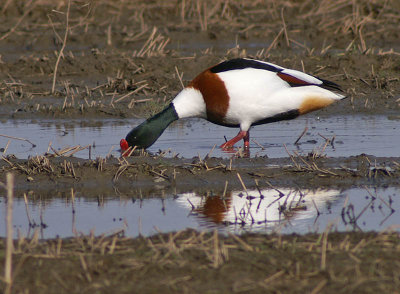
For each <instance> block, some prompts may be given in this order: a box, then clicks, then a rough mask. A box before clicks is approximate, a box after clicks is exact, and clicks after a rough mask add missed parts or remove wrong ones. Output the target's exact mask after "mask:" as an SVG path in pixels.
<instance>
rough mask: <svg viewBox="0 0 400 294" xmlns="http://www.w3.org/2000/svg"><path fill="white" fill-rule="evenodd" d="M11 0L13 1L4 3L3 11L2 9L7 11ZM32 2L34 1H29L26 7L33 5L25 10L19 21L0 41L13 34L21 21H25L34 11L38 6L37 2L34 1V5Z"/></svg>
mask: <svg viewBox="0 0 400 294" xmlns="http://www.w3.org/2000/svg"><path fill="white" fill-rule="evenodd" d="M10 2H11V1H8V2H7V3H6V4H5V5H4V7H3V11H2V12H4V11H5V9H6V8H7V6H8V4H9V3H10ZM31 3H32V0H31V1H29V2H28V3H27V4H26V5H25V7H27V6H29V5H30V6H31V7H29V8H28V9H26V10H25V12H24V14H23V15H22V16H21V17H20V18H19V19H18V21H17V23H16V24H15V25H14V26H13V27H12V28H11V29H10V30H9V31H8V32H7V33H5V34H4V35H3V36H1V38H0V41H3V40H4V39H6V38H8V36H9V35H11V34H12V33H13V32H14V31H15V30H16V29H17V28H18V26H19V25H20V24H21V22H22V21H23V19H24V18H25V17H26V16H27V15H28V14H29V13H30V12H31V11H32V9H33V8H34V7H35V6H36V3H34V4H32V5H31Z"/></svg>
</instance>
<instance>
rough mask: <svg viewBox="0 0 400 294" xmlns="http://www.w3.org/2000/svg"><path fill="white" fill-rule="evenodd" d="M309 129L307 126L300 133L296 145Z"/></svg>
mask: <svg viewBox="0 0 400 294" xmlns="http://www.w3.org/2000/svg"><path fill="white" fill-rule="evenodd" d="M307 131H308V127H307V126H305V128H304V130H303V132H302V133H301V134H300V136H299V137H298V138H297V140H296V141H295V142H294V145H297V143H299V141H300V139H301V138H303V136H304V134H305V133H306V132H307Z"/></svg>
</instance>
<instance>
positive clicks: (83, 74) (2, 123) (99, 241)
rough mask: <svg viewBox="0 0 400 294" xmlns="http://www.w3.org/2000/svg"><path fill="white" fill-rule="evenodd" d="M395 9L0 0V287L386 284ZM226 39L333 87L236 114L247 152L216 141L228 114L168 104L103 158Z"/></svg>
mask: <svg viewBox="0 0 400 294" xmlns="http://www.w3.org/2000/svg"><path fill="white" fill-rule="evenodd" d="M399 19H400V6H399V2H398V1H395V0H388V1H366V0H360V1H350V0H340V1H336V2H330V1H302V0H301V1H244V0H239V1H230V0H226V1H225V0H224V1H211V0H201V1H197V0H174V1H162V0H155V1H151V2H146V1H140V0H137V1H122V0H118V1H109V0H99V1H94V2H93V1H69V0H58V1H47V0H32V1H21V0H8V1H3V2H1V3H0V156H1V159H0V189H1V191H2V192H1V193H0V260H1V262H0V264H5V266H4V267H3V266H2V267H1V269H0V276H1V278H0V291H3V290H4V291H5V293H54V292H57V293H89V292H90V293H93V292H95V293H97V292H99V293H100V292H101V293H115V292H118V293H136V292H140V293H155V292H156V293H159V292H163V293H177V292H179V293H180V292H182V293H187V292H191V293H255V292H268V293H338V292H343V293H376V292H377V291H380V292H382V293H396V291H398V289H399V288H400V283H399V281H400V277H399V272H400V268H399V265H400V262H399V260H398V256H400V252H399V250H400V245H399V244H400V238H399V231H400V229H399V225H400V216H399V214H398V213H399V210H400V206H399V203H400V201H399V197H400V180H399V179H400V148H399V146H400V78H399V76H400V75H399V73H400V43H399V30H398V28H399ZM238 57H250V58H256V59H260V60H264V61H268V62H271V63H274V64H278V65H281V66H284V67H287V68H292V69H296V70H299V71H304V72H306V73H309V74H311V75H314V76H317V77H320V78H322V79H327V80H330V81H332V82H335V83H337V84H339V85H340V86H341V88H343V90H344V94H345V95H346V96H347V99H344V100H342V101H340V102H339V103H336V104H333V105H331V106H329V107H327V108H325V109H323V110H320V111H318V112H313V113H310V114H307V115H306V116H302V117H299V118H298V119H295V120H291V121H284V122H278V123H272V124H267V125H261V126H256V127H253V128H252V129H251V132H250V134H251V137H250V154H246V153H243V152H242V149H241V148H239V147H240V145H241V144H237V148H235V149H233V150H230V152H226V151H224V150H221V149H220V148H218V147H217V146H219V145H221V144H222V143H224V142H225V140H226V139H228V140H229V139H231V138H232V137H234V136H235V135H236V134H237V132H238V129H235V128H226V127H222V126H217V125H214V124H212V123H210V122H207V121H205V120H201V119H187V120H180V121H177V122H175V123H173V124H172V125H170V126H169V127H168V128H167V129H166V131H165V132H164V133H163V135H162V136H161V137H160V138H159V140H158V141H157V142H156V143H155V144H154V145H153V146H151V147H150V148H149V149H148V150H147V152H141V153H137V154H135V156H131V157H129V158H121V157H120V150H119V149H120V147H119V141H120V139H122V138H124V137H125V136H126V134H127V133H128V132H129V131H130V130H131V129H132V128H133V127H134V126H137V125H138V124H140V123H141V122H142V121H143V120H144V119H145V118H147V117H150V116H152V115H154V114H155V113H157V112H159V111H160V110H162V109H163V108H164V107H165V106H166V105H168V104H169V102H170V101H171V100H172V99H173V98H174V97H175V96H176V95H177V94H178V93H179V91H180V90H181V89H182V87H184V86H185V85H187V84H188V83H189V82H190V81H191V80H192V79H193V78H194V77H195V76H196V75H197V74H198V73H200V72H201V71H203V70H204V69H207V68H209V67H211V66H213V65H215V64H217V63H218V62H220V61H222V60H226V59H230V58H238ZM295 142H296V143H295ZM214 146H216V147H214ZM9 173H12V174H13V175H14V180H15V181H14V189H13V196H14V205H13V221H12V228H13V237H14V241H13V242H14V246H13V247H14V248H12V250H11V251H10V248H11V246H9V245H6V242H7V240H6V238H5V237H6V219H5V215H6V209H7V204H8V203H7V200H6V192H5V189H3V188H4V187H3V184H6V176H7V174H9ZM9 240H10V239H9ZM10 252H12V254H10ZM10 256H11V257H12V262H11V263H9V262H7V260H8V261H10V259H9V258H10ZM11 265H12V266H11ZM11 267H12V268H11ZM11 273H12V275H11ZM3 277H4V278H3ZM11 277H12V280H11Z"/></svg>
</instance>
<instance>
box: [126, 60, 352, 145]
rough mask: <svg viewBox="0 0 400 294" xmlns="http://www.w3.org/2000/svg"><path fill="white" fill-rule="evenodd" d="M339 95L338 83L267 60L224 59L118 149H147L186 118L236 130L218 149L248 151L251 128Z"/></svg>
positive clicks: (321, 104) (291, 116) (313, 107)
mask: <svg viewBox="0 0 400 294" xmlns="http://www.w3.org/2000/svg"><path fill="white" fill-rule="evenodd" d="M333 91H336V92H333ZM337 92H343V91H342V90H341V88H340V86H339V85H337V84H336V83H333V82H330V81H327V80H323V79H321V78H318V77H315V76H312V75H308V74H305V73H303V72H300V71H297V70H293V69H287V68H284V67H281V66H278V65H275V64H272V63H269V62H265V61H260V60H255V59H248V58H237V59H231V60H227V61H223V62H221V63H219V64H217V65H215V66H213V67H210V68H208V69H206V70H205V71H203V72H202V73H200V74H199V75H198V76H197V77H195V78H194V79H193V80H192V81H191V82H190V83H189V85H188V86H187V87H185V88H184V89H183V90H182V91H181V92H180V93H179V94H178V95H177V96H176V97H175V98H174V99H173V101H172V102H171V103H170V104H169V106H168V107H166V108H165V109H164V110H163V111H161V112H160V113H158V114H156V115H154V116H153V117H151V118H149V119H147V120H146V121H144V122H143V123H142V124H140V125H139V126H137V127H136V128H134V129H132V130H131V131H130V132H129V133H128V135H127V136H126V139H122V140H121V142H120V145H121V150H122V151H126V150H127V149H129V147H133V146H137V147H138V148H148V147H150V146H151V145H153V144H154V142H155V141H156V140H157V139H158V138H159V137H160V136H161V134H162V133H163V132H164V130H165V129H166V128H167V127H168V126H169V125H170V124H171V123H172V122H173V121H175V120H177V119H181V118H188V117H201V118H204V119H206V120H208V121H210V122H212V123H215V124H218V125H221V126H226V127H239V128H240V131H239V133H238V134H237V136H236V137H234V138H233V139H231V140H229V141H227V142H225V143H223V144H222V145H221V146H220V147H221V148H224V149H227V148H232V147H233V146H234V144H235V143H237V142H238V141H240V140H241V139H243V141H244V147H245V148H246V149H248V148H249V138H250V135H249V130H250V128H251V126H254V125H261V124H267V123H272V122H277V121H281V120H289V119H294V118H296V117H298V116H299V115H303V114H305V113H308V112H311V111H314V110H317V109H321V108H323V107H326V106H328V105H330V104H331V103H333V102H335V101H336V100H341V99H343V98H345V96H344V95H342V94H338V93H337Z"/></svg>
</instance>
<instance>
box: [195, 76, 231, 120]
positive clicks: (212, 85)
mask: <svg viewBox="0 0 400 294" xmlns="http://www.w3.org/2000/svg"><path fill="white" fill-rule="evenodd" d="M188 87H192V88H194V89H197V90H199V91H200V93H201V94H202V95H203V99H204V102H205V103H206V110H207V119H208V120H209V121H211V122H216V123H221V122H223V119H224V118H225V115H226V113H227V111H228V107H229V95H228V91H227V90H226V88H225V83H224V82H223V81H222V80H221V79H220V78H219V76H218V75H217V74H215V73H212V72H211V71H209V70H205V71H204V72H202V73H201V74H199V75H198V76H197V77H196V78H194V80H193V81H191V82H190V84H189V85H188Z"/></svg>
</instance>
